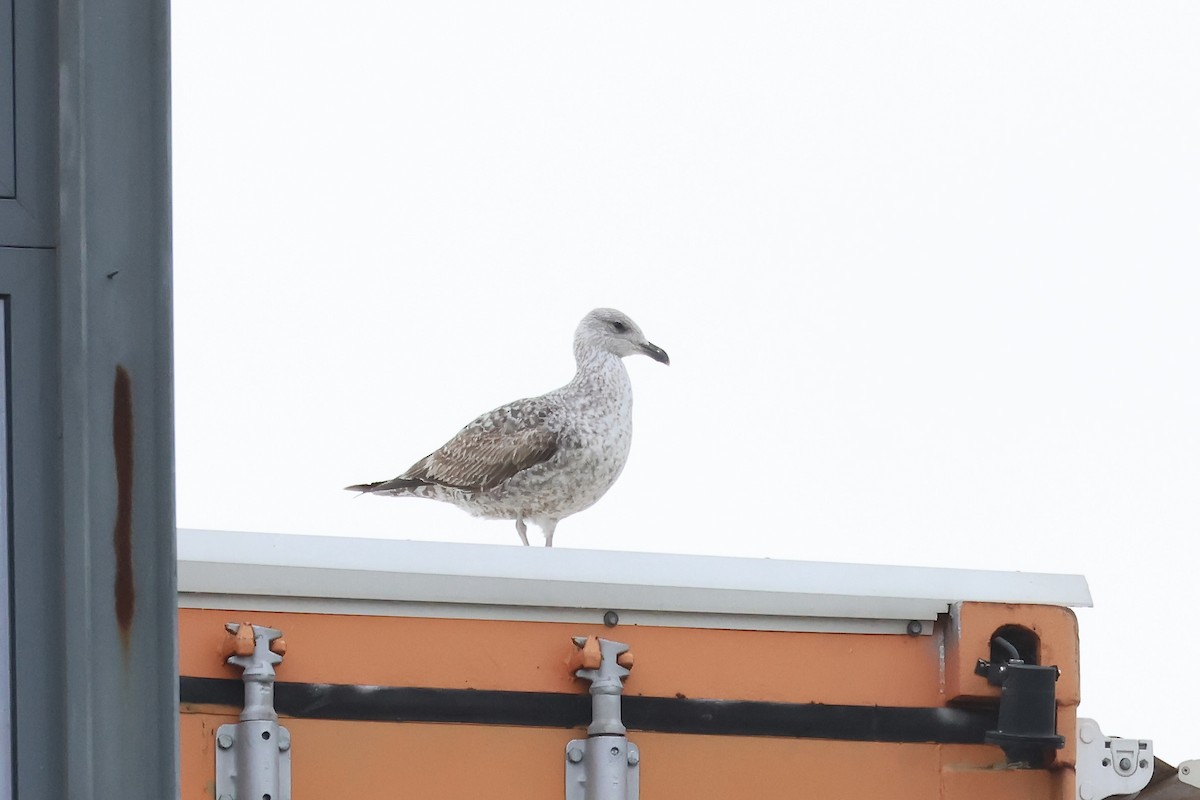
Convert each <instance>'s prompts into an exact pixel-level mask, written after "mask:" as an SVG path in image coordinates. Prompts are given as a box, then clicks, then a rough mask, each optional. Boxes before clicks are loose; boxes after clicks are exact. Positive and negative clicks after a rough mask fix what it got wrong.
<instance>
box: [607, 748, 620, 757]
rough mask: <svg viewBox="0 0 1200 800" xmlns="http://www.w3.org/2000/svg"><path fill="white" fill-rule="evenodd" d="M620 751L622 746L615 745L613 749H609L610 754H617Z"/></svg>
mask: <svg viewBox="0 0 1200 800" xmlns="http://www.w3.org/2000/svg"><path fill="white" fill-rule="evenodd" d="M619 752H621V748H619V747H614V748H612V749H611V750H609V751H608V754H609V755H610V756H615V755H616V754H617V753H619Z"/></svg>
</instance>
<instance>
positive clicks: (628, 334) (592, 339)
mask: <svg viewBox="0 0 1200 800" xmlns="http://www.w3.org/2000/svg"><path fill="white" fill-rule="evenodd" d="M575 344H576V346H578V345H580V344H583V345H586V346H588V347H593V348H596V349H598V350H603V351H605V352H608V353H612V354H614V355H617V356H620V357H621V358H624V357H625V356H633V355H643V356H650V357H651V358H653V359H654V360H655V361H657V362H659V363H660V364H670V363H671V360H670V359H669V358H667V352H666V351H665V350H663V349H662V348H661V347H659V346H658V345H656V344H651V343H650V342H648V341H646V335H645V334H644V333H642V329H641V328H639V327H638V325H637V323H636V322H634V321H633V320H631V319H630V318H629V317H628V316H627V315H625V314H622V313H621V312H620V311H617V310H616V309H615V308H597V309H594V310H592V311H590V312H588V315H587V316H586V317H584V318H583V321H581V322H580V323H579V327H578V328H576V329H575Z"/></svg>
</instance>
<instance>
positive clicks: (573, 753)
mask: <svg viewBox="0 0 1200 800" xmlns="http://www.w3.org/2000/svg"><path fill="white" fill-rule="evenodd" d="M567 761H570V762H571V763H572V764H578V763H579V762H580V761H583V751H582V750H580V749H579V748H578V747H571V748H569V749H568V750H567Z"/></svg>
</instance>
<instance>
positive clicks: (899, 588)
mask: <svg viewBox="0 0 1200 800" xmlns="http://www.w3.org/2000/svg"><path fill="white" fill-rule="evenodd" d="M179 589H180V591H181V592H206V593H230V594H257V595H279V596H285V597H286V596H293V597H300V596H304V597H329V598H348V599H373V600H402V601H417V602H442V603H464V602H465V603H476V604H482V605H510V606H527V605H534V606H550V607H566V608H581V607H582V608H622V607H623V608H640V609H647V610H655V611H675V612H692V613H733V614H766V615H783V616H835V617H840V616H847V617H857V618H888V619H902V618H903V619H929V618H932V617H933V616H936V614H938V613H941V612H944V611H946V609H947V607H948V606H949V605H950V604H951V603H954V602H969V601H975V602H1004V603H1035V604H1051V605H1064V606H1080V605H1091V596H1090V593H1089V592H1088V589H1087V582H1086V581H1085V580H1084V579H1083V577H1082V576H1078V575H1047V574H1041V573H1012V572H990V571H985V570H951V569H938V568H923V567H886V566H874V565H859V564H831V563H818V562H800V561H774V560H768V559H748V558H717V557H710V556H679V555H663V554H652V553H621V552H609V551H590V550H575V549H569V548H561V549H547V548H523V547H504V546H496V545H465V544H444V543H433V542H411V541H396V540H381V539H348V538H338V537H323V536H297V535H288V534H263V533H235V532H227V531H219V532H218V531H189V530H181V531H180V532H179Z"/></svg>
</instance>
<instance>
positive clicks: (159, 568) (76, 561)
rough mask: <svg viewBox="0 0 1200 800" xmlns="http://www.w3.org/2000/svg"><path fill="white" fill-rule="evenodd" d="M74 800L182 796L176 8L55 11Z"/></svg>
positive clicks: (131, 3)
mask: <svg viewBox="0 0 1200 800" xmlns="http://www.w3.org/2000/svg"><path fill="white" fill-rule="evenodd" d="M58 10H59V18H58V31H59V36H58V54H59V68H58V73H59V74H58V87H59V187H60V203H59V210H60V218H59V241H58V244H59V246H58V269H57V278H58V281H57V283H58V286H57V288H58V305H59V314H58V319H59V345H60V351H59V362H58V363H59V369H60V372H59V375H60V387H61V406H62V426H61V447H62V451H61V456H62V476H61V483H60V486H61V487H63V490H62V492H61V508H62V519H63V531H62V534H63V551H62V552H63V568H64V579H65V585H66V590H65V595H64V601H65V602H64V604H65V620H64V625H63V633H64V634H65V642H66V648H65V650H66V652H65V687H66V708H67V715H68V716H67V728H66V732H65V738H64V742H63V746H64V753H65V761H66V763H65V776H66V783H67V797H70V798H71V800H111V799H112V798H117V797H120V798H122V799H123V800H134V799H136V798H145V800H163V798H172V797H178V796H179V779H178V766H177V758H178V756H177V751H178V740H179V736H178V680H177V677H176V676H177V667H176V657H175V651H176V632H175V631H176V609H175V604H176V598H175V519H174V488H173V487H174V475H173V447H172V437H173V422H172V375H171V217H170V207H171V196H170V107H169V96H170V95H169V93H170V61H169V16H168V12H169V2H168V0H106V2H103V3H96V2H91V0H59V3H58Z"/></svg>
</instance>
